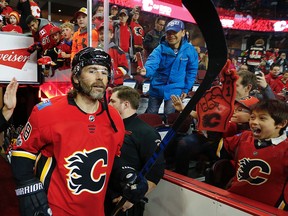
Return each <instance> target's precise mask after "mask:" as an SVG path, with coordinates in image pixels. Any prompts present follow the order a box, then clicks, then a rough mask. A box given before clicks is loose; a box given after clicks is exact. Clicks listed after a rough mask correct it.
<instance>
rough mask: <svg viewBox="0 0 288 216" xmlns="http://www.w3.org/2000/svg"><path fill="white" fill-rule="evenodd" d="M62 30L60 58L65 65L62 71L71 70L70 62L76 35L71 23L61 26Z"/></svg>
mask: <svg viewBox="0 0 288 216" xmlns="http://www.w3.org/2000/svg"><path fill="white" fill-rule="evenodd" d="M60 28H61V30H62V37H63V42H62V46H63V47H64V48H63V49H61V52H60V53H59V55H60V58H62V59H64V65H63V66H62V67H61V69H62V70H64V69H67V68H70V60H71V50H72V39H73V34H74V24H73V23H70V22H65V23H63V24H62V25H61V26H60Z"/></svg>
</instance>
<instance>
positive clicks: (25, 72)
mask: <svg viewBox="0 0 288 216" xmlns="http://www.w3.org/2000/svg"><path fill="white" fill-rule="evenodd" d="M0 41H1V43H0V83H8V82H10V80H11V79H12V78H13V77H15V78H16V79H17V80H18V82H19V83H20V84H21V83H22V84H39V82H40V80H39V79H40V78H39V76H38V72H37V54H36V51H35V52H34V53H32V54H31V53H29V52H27V48H28V47H29V46H30V45H32V44H33V38H32V37H29V36H26V35H23V34H17V33H7V32H0Z"/></svg>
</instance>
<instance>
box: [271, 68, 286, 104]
mask: <svg viewBox="0 0 288 216" xmlns="http://www.w3.org/2000/svg"><path fill="white" fill-rule="evenodd" d="M271 89H272V90H273V92H274V93H275V95H276V96H277V97H278V98H279V99H281V100H284V101H286V100H287V99H288V70H286V71H284V73H283V76H282V77H279V78H278V79H276V80H275V82H273V84H272V85H271Z"/></svg>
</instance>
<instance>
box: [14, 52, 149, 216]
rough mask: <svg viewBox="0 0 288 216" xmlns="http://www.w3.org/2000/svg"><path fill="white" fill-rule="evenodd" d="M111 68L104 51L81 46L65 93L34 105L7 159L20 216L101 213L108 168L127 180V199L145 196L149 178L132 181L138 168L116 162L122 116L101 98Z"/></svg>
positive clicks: (121, 178) (122, 132)
mask: <svg viewBox="0 0 288 216" xmlns="http://www.w3.org/2000/svg"><path fill="white" fill-rule="evenodd" d="M110 70H111V58H110V56H109V55H108V54H107V53H105V52H104V51H102V50H99V49H95V48H92V47H87V48H84V49H83V50H81V51H80V52H79V53H77V54H76V55H75V57H74V59H73V62H72V76H71V81H72V85H73V89H72V90H71V91H70V92H69V93H68V95H67V96H59V97H55V98H52V99H51V100H48V101H46V102H43V103H40V104H38V105H36V106H35V107H34V109H33V111H32V113H31V116H30V118H29V120H28V122H27V124H26V125H25V127H24V129H23V131H22V132H21V134H20V136H19V137H18V139H17V144H16V146H15V148H14V150H13V151H12V160H11V162H12V163H11V165H12V170H13V174H14V177H15V179H16V182H17V185H18V187H17V189H16V195H17V196H18V197H19V201H20V211H21V215H22V216H31V215H45V216H48V215H52V212H53V215H61V216H66V215H67V216H68V215H69V216H71V215H75V216H76V215H77V216H79V215H95V216H96V215H97V216H104V198H105V194H106V189H107V184H108V181H109V178H110V174H111V172H112V167H113V172H114V173H115V176H116V177H118V178H119V181H122V182H124V183H131V185H132V186H131V187H130V185H126V184H125V186H126V187H124V189H123V194H124V196H125V197H126V198H127V199H128V200H129V201H130V200H131V201H133V200H135V199H137V198H139V199H141V198H143V197H144V195H145V193H146V192H147V190H148V185H147V181H145V179H144V181H142V180H141V181H140V182H139V183H140V184H139V183H138V182H137V183H136V184H134V181H133V182H132V180H135V179H136V177H137V176H136V177H135V173H136V171H135V170H133V169H132V168H130V167H123V166H122V165H121V164H119V162H118V158H119V155H120V148H121V146H122V143H123V139H124V134H125V128H124V125H123V121H122V119H121V117H120V115H119V114H118V112H117V110H115V109H114V108H113V107H111V106H108V105H107V103H105V102H104V103H102V102H101V101H102V99H103V96H104V93H105V89H106V86H107V84H108V81H109V77H110ZM104 99H105V97H104ZM112 119H113V120H112ZM114 160H117V161H115V163H114ZM35 162H36V166H35ZM41 167H42V168H41ZM34 172H35V173H36V175H34ZM130 177H131V178H132V177H133V179H131V178H130ZM42 183H43V184H42ZM140 186H141V191H140V193H139V190H138V187H140ZM143 188H144V190H143ZM133 189H135V190H133ZM145 189H146V190H145ZM46 193H47V194H46Z"/></svg>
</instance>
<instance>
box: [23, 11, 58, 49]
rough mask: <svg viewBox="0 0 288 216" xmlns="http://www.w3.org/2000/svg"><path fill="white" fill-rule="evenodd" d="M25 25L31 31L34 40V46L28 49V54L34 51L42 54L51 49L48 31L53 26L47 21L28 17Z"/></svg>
mask: <svg viewBox="0 0 288 216" xmlns="http://www.w3.org/2000/svg"><path fill="white" fill-rule="evenodd" d="M26 24H27V25H28V27H29V29H30V30H31V31H32V36H33V38H34V44H32V45H31V46H30V47H29V48H28V52H31V53H32V52H34V51H35V50H39V51H41V52H40V53H39V54H42V53H44V51H45V50H47V49H50V48H51V47H53V45H54V44H53V43H51V38H50V36H49V35H50V30H51V28H52V27H53V26H54V25H53V24H52V23H50V22H49V21H48V20H47V19H43V18H38V19H37V18H35V17H34V16H32V15H29V16H28V17H27V19H26Z"/></svg>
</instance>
